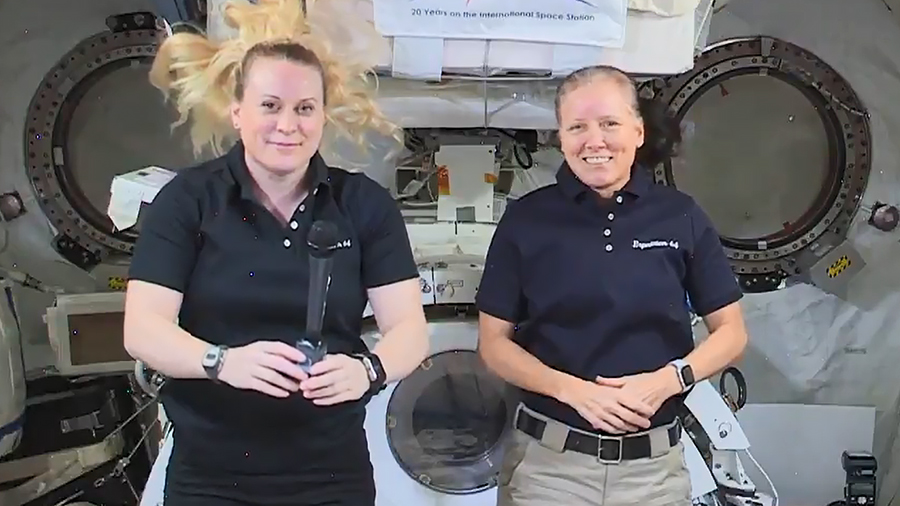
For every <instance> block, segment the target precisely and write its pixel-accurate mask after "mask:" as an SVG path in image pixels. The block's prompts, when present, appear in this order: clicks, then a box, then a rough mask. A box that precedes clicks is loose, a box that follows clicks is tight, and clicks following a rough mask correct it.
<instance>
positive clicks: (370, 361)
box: [353, 351, 387, 394]
mask: <svg viewBox="0 0 900 506" xmlns="http://www.w3.org/2000/svg"><path fill="white" fill-rule="evenodd" d="M353 357H354V358H356V359H357V360H359V361H360V362H362V364H363V366H364V367H365V368H366V374H368V375H369V393H372V394H376V393H378V392H380V391H382V390H384V388H385V387H386V386H387V373H385V372H384V366H383V365H381V359H380V358H378V355H376V354H374V353H372V352H369V351H367V352H364V353H357V354H354V355H353Z"/></svg>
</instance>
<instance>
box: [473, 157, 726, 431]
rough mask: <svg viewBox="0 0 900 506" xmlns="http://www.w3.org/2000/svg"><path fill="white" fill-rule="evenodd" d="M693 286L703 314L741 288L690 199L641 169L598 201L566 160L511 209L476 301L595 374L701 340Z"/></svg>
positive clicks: (546, 401) (668, 355)
mask: <svg viewBox="0 0 900 506" xmlns="http://www.w3.org/2000/svg"><path fill="white" fill-rule="evenodd" d="M686 295H688V296H689V297H690V300H691V304H692V306H693V307H694V309H695V310H696V312H697V313H698V314H699V315H701V316H705V315H707V314H709V313H711V312H713V311H716V310H717V309H720V308H722V307H724V306H726V305H728V304H731V303H733V302H735V301H737V300H739V299H740V298H741V296H742V292H741V290H740V287H739V285H738V283H737V280H736V279H735V276H734V274H733V273H732V270H731V267H730V265H729V263H728V260H727V258H726V257H725V254H724V251H723V250H722V246H721V242H720V240H719V235H718V234H717V233H716V231H715V230H714V229H713V226H712V223H711V222H710V220H709V218H708V217H707V215H706V214H705V213H704V212H703V211H702V210H701V209H700V208H699V207H698V206H697V204H696V203H695V202H694V200H693V199H692V198H691V197H689V196H687V195H685V194H683V193H681V192H679V191H678V190H676V189H674V188H672V187H668V186H662V185H656V184H654V182H653V180H652V179H651V176H650V174H649V173H647V172H646V171H645V170H644V169H642V168H636V169H634V170H633V173H632V177H631V180H630V181H629V182H628V184H627V185H626V186H625V188H623V189H622V190H621V191H619V192H617V193H616V194H615V195H614V196H613V197H612V198H610V199H603V198H601V197H599V196H598V195H597V194H596V193H595V192H593V191H592V190H591V189H590V188H588V187H587V186H586V185H585V184H584V183H582V182H581V181H580V180H579V179H578V178H577V177H575V175H574V174H573V173H572V171H571V169H569V167H568V165H566V164H563V166H562V167H561V168H560V169H559V172H558V173H557V182H556V184H553V185H550V186H547V187H544V188H540V189H538V190H535V191H533V192H531V193H529V194H528V195H525V196H523V197H522V198H520V199H519V200H518V201H515V202H513V203H511V204H510V205H509V206H508V207H507V210H506V212H505V214H504V215H503V218H502V219H501V220H500V223H499V224H498V226H497V229H496V232H495V234H494V237H493V240H492V242H491V246H490V250H489V251H488V255H487V260H486V265H485V270H484V276H483V277H482V280H481V285H480V287H479V290H478V296H477V305H478V309H479V310H480V311H482V312H484V313H487V314H490V315H492V316H495V317H497V318H500V319H502V320H505V321H508V322H512V323H515V324H517V325H518V328H517V331H516V334H515V337H514V339H515V340H516V342H517V343H519V344H520V345H521V346H522V347H523V348H524V349H526V350H527V351H529V352H530V353H531V354H533V355H534V356H536V357H537V358H538V359H539V360H541V361H542V362H543V363H544V364H546V365H547V366H549V367H552V368H554V369H557V370H560V371H564V372H567V373H569V374H572V375H574V376H577V377H580V378H583V379H586V380H592V379H593V378H595V377H596V376H598V375H600V376H607V377H616V376H623V375H629V374H636V373H641V372H649V371H653V370H656V369H658V368H660V367H663V366H665V365H666V364H667V363H668V362H669V361H671V360H673V359H676V358H681V357H684V356H686V355H687V354H688V353H689V352H690V351H691V350H692V349H693V347H694V341H693V337H692V332H691V324H690V317H689V314H688V311H687V308H686V307H685V296H686ZM523 394H524V399H523V402H524V403H525V404H526V405H528V406H529V407H530V408H532V409H534V410H536V411H538V412H541V413H544V414H545V415H547V416H550V417H552V418H556V419H558V420H560V421H563V422H565V423H567V424H569V425H572V426H575V427H579V428H582V429H584V430H591V431H593V429H592V428H591V427H590V425H589V424H588V423H587V422H586V421H585V420H584V419H582V418H581V417H580V416H579V415H578V413H577V412H576V411H575V410H573V409H572V408H570V407H569V406H566V405H563V404H561V403H559V402H557V401H556V400H554V399H550V398H547V397H544V396H541V395H538V394H535V393H531V392H524V393H523ZM680 400H681V399H680V396H679V397H675V398H673V399H670V401H669V402H667V403H666V404H665V405H664V406H663V407H662V408H661V409H660V410H659V411H658V412H657V414H656V416H654V417H653V419H652V420H651V422H652V423H653V424H654V426H656V425H660V424H665V423H668V422H670V421H672V420H674V418H675V416H676V412H677V408H678V403H679V402H680Z"/></svg>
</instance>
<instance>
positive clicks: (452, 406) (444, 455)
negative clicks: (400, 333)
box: [386, 350, 515, 494]
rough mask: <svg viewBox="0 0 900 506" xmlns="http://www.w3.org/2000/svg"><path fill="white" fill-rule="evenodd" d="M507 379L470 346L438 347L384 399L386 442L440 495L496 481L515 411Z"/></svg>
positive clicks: (407, 468)
mask: <svg viewBox="0 0 900 506" xmlns="http://www.w3.org/2000/svg"><path fill="white" fill-rule="evenodd" d="M507 389H508V387H507V386H506V384H505V383H504V382H503V381H502V380H500V379H499V378H497V377H496V376H494V375H492V374H490V373H489V372H488V371H487V369H486V368H485V367H484V365H483V364H482V363H481V360H480V359H479V358H478V355H477V353H476V352H474V351H470V350H455V351H448V352H444V353H439V354H437V355H434V356H432V357H431V358H429V359H427V360H426V361H425V362H424V363H423V364H422V365H421V366H420V367H419V368H418V369H417V370H416V371H415V372H414V373H413V374H411V375H410V376H409V377H407V378H406V379H404V380H403V381H401V382H400V383H399V384H398V385H397V387H396V389H395V390H394V392H393V394H392V395H391V399H390V401H389V402H388V408H387V420H386V421H387V437H388V446H389V447H390V448H391V451H392V452H393V454H394V458H395V459H396V460H397V463H398V464H399V465H400V467H401V469H403V471H404V472H406V474H407V475H409V476H410V477H411V478H413V479H414V480H417V481H418V482H419V483H421V484H422V485H424V486H426V487H428V488H430V489H432V490H435V491H438V492H441V493H445V494H472V493H476V492H480V491H483V490H487V489H489V488H492V487H494V486H495V485H496V483H497V476H498V473H499V466H500V463H501V458H500V454H499V452H500V451H501V450H502V443H503V441H504V439H505V436H506V433H507V430H508V428H509V426H510V424H511V420H512V416H513V414H514V413H515V404H514V401H513V400H512V399H513V397H512V396H510V395H509V393H508V390H507Z"/></svg>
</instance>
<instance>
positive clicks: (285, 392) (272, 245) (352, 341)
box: [125, 0, 427, 506]
mask: <svg viewBox="0 0 900 506" xmlns="http://www.w3.org/2000/svg"><path fill="white" fill-rule="evenodd" d="M224 14H225V20H226V22H227V23H228V24H229V25H230V26H231V28H233V29H235V30H236V35H235V36H234V37H233V38H230V39H228V40H225V41H223V42H221V43H216V42H214V41H212V40H209V39H208V38H206V37H204V36H201V35H197V34H188V33H179V34H175V35H173V36H171V37H169V38H167V39H166V40H165V41H164V42H163V43H162V45H161V46H160V48H159V52H158V54H157V57H156V61H155V62H154V66H153V69H152V73H151V80H152V82H153V83H154V84H155V85H156V86H157V87H159V88H160V89H161V90H163V91H164V92H165V93H166V94H167V96H169V97H170V98H171V99H172V100H173V101H174V103H175V105H176V106H177V109H178V111H179V113H180V114H181V123H184V122H190V125H191V137H192V140H193V143H194V147H195V150H196V151H197V152H198V153H199V152H201V151H202V150H204V149H205V148H207V147H208V148H212V149H213V150H214V151H215V152H218V151H220V150H223V149H224V148H225V147H226V144H227V143H228V142H229V141H230V140H231V139H232V138H234V137H236V138H237V141H236V142H235V143H234V145H233V147H230V148H229V149H227V152H226V153H225V154H223V155H222V156H219V157H218V158H215V159H213V160H211V161H208V162H205V163H202V164H200V165H198V166H196V167H192V168H188V169H184V170H181V171H179V172H178V174H177V175H176V176H175V178H174V179H172V181H171V182H169V183H168V184H167V185H166V186H165V187H164V188H163V189H162V190H161V191H160V192H159V194H158V195H157V196H156V198H155V199H154V202H153V203H152V205H151V206H150V208H149V209H148V212H147V215H146V217H145V219H144V221H143V222H142V225H141V235H140V237H139V239H138V242H137V244H136V246H135V251H134V257H133V259H132V264H131V270H130V279H129V283H128V291H127V300H126V309H125V345H126V348H127V349H128V351H129V353H131V355H132V356H134V357H135V358H136V359H138V360H141V361H143V362H144V363H146V364H147V365H148V366H149V367H151V368H153V369H155V370H157V371H159V372H160V373H162V374H164V375H166V376H167V377H168V378H169V380H168V381H167V383H166V385H165V386H164V388H163V389H162V392H161V398H162V402H163V406H164V408H165V410H166V414H167V416H168V417H169V419H170V420H171V421H172V424H173V427H174V435H175V436H176V438H175V439H174V440H175V441H177V443H175V444H174V447H173V448H172V452H171V457H170V458H169V461H168V469H167V471H166V477H165V499H164V505H165V506H207V505H229V504H245V505H269V504H284V505H290V506H303V505H324V504H329V505H347V506H351V505H352V506H366V505H373V504H374V497H375V490H374V482H373V476H372V466H371V463H370V462H369V456H368V447H367V441H366V435H365V431H364V428H363V422H364V419H365V401H366V400H367V399H368V398H369V397H370V396H371V395H373V394H374V393H376V392H378V391H379V390H380V389H381V388H383V387H384V385H385V384H386V383H387V382H391V381H396V380H399V379H401V378H403V377H405V376H406V375H408V374H409V373H411V372H412V371H413V370H414V369H415V367H416V366H417V365H418V364H419V363H420V362H421V361H422V360H423V359H424V357H425V353H426V350H427V334H426V325H425V318H424V314H423V311H422V306H421V302H420V295H419V284H418V279H417V278H418V277H419V275H418V270H417V267H416V264H415V261H414V259H413V256H412V252H411V248H410V245H409V241H408V237H407V233H406V228H405V225H404V223H403V219H402V217H401V215H400V212H399V209H398V208H397V206H396V205H395V204H394V201H393V199H392V198H391V197H390V195H389V193H388V192H387V190H385V189H384V188H382V187H381V186H380V185H378V184H377V183H375V182H374V181H373V180H371V179H369V178H368V177H367V176H365V175H363V174H356V173H349V172H345V171H343V170H341V169H337V168H333V167H329V166H327V165H326V164H325V162H324V161H323V159H322V157H321V156H320V155H319V153H318V150H319V146H320V143H321V141H322V137H323V132H324V130H325V128H326V126H328V127H332V128H336V129H337V130H338V131H339V132H340V133H343V134H345V135H348V136H351V137H354V138H356V139H358V140H361V139H362V138H363V135H364V134H365V132H366V131H367V130H368V129H378V130H382V131H385V132H393V127H392V126H391V125H390V123H389V122H387V121H386V120H385V119H384V118H383V117H382V116H381V115H380V113H379V112H378V109H377V108H376V106H375V105H374V103H373V101H372V98H371V96H370V90H369V84H368V81H367V79H366V76H367V72H368V70H369V69H368V67H366V66H365V65H364V64H352V63H351V62H350V61H349V59H348V58H347V57H346V55H344V56H338V55H337V54H336V52H335V48H334V46H331V45H330V44H329V43H328V42H329V40H330V39H331V40H333V37H328V36H327V35H326V34H325V33H326V32H327V30H326V29H333V28H334V27H326V26H322V25H321V24H319V25H317V24H316V22H314V21H313V20H312V18H307V17H306V16H305V15H304V12H303V11H302V9H301V6H300V2H299V1H297V0H257V1H256V3H255V4H251V3H249V2H247V1H233V2H231V3H229V4H227V6H226V8H225V11H224ZM332 22H333V23H335V22H340V23H346V22H347V19H346V18H342V19H339V20H335V21H332ZM372 33H374V29H373V30H372ZM323 222H324V223H325V225H322V223H323ZM314 224H316V227H314V226H313V225H314ZM320 225H321V226H320ZM311 229H312V230H319V231H320V232H321V231H323V230H324V231H326V232H328V233H325V234H322V236H323V237H324V236H328V238H329V242H328V243H327V244H324V245H317V244H315V241H308V240H307V236H308V233H309V231H310V230H311ZM310 242H311V243H313V244H310ZM317 246H318V247H319V248H322V249H327V250H329V251H332V252H333V257H332V261H333V266H334V268H333V271H332V274H331V276H330V277H329V280H328V285H329V291H328V296H327V302H328V303H327V311H326V312H325V316H324V322H323V325H322V339H321V342H322V343H323V344H324V348H325V350H321V349H319V350H318V351H326V354H325V355H324V358H322V359H321V360H318V361H315V360H314V359H315V358H316V357H315V355H314V354H313V353H311V352H312V351H316V350H314V349H311V348H298V347H297V346H296V344H297V343H300V342H303V341H304V340H308V339H307V338H309V337H310V336H306V335H304V334H305V328H306V326H307V305H308V300H307V298H308V297H307V286H308V280H309V278H310V262H309V256H310V253H312V252H313V251H312V250H313V249H314V248H315V247H317ZM367 303H368V304H370V305H371V307H372V310H373V312H374V316H375V319H376V321H377V323H378V326H379V329H380V331H381V334H382V336H383V338H382V339H381V340H380V341H379V343H378V345H377V346H376V347H375V348H374V350H372V351H369V350H368V349H367V347H366V345H365V344H364V343H363V342H362V341H361V340H360V337H359V336H360V327H361V325H362V314H363V312H364V309H365V307H366V304H367ZM310 339H311V338H310ZM314 341H315V340H314Z"/></svg>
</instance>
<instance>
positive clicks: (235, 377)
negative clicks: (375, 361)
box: [219, 341, 370, 406]
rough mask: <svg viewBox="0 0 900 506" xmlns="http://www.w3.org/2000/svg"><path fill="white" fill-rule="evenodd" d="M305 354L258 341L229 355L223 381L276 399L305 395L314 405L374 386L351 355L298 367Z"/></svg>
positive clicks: (351, 397)
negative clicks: (297, 394) (306, 370)
mask: <svg viewBox="0 0 900 506" xmlns="http://www.w3.org/2000/svg"><path fill="white" fill-rule="evenodd" d="M305 360H306V357H305V356H304V355H303V352H301V351H300V350H298V349H296V348H295V347H293V346H291V345H289V344H287V343H283V342H280V341H258V342H255V343H251V344H248V345H246V346H241V347H239V348H231V349H229V350H228V351H227V352H226V355H225V361H224V363H223V365H222V370H221V371H220V372H219V380H221V381H222V382H224V383H227V384H228V385H231V386H232V387H234V388H239V389H242V390H255V391H257V392H261V393H264V394H266V395H270V396H272V397H280V398H284V397H288V396H289V395H292V394H295V393H298V392H299V393H301V394H302V395H303V396H304V397H306V398H307V399H310V400H312V402H313V404H316V405H319V406H330V405H333V404H340V403H342V402H347V401H355V400H357V399H359V398H360V397H362V396H363V395H364V394H365V393H366V392H367V391H368V390H369V386H370V382H369V375H368V373H367V372H366V368H365V365H363V363H362V361H360V360H357V359H355V358H353V357H350V356H347V355H341V354H336V355H326V356H325V358H323V359H322V360H321V361H319V362H317V363H316V364H315V365H313V366H312V367H310V369H309V374H307V373H306V372H304V371H303V369H301V368H300V366H299V365H298V364H300V363H302V362H304V361H305Z"/></svg>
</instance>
